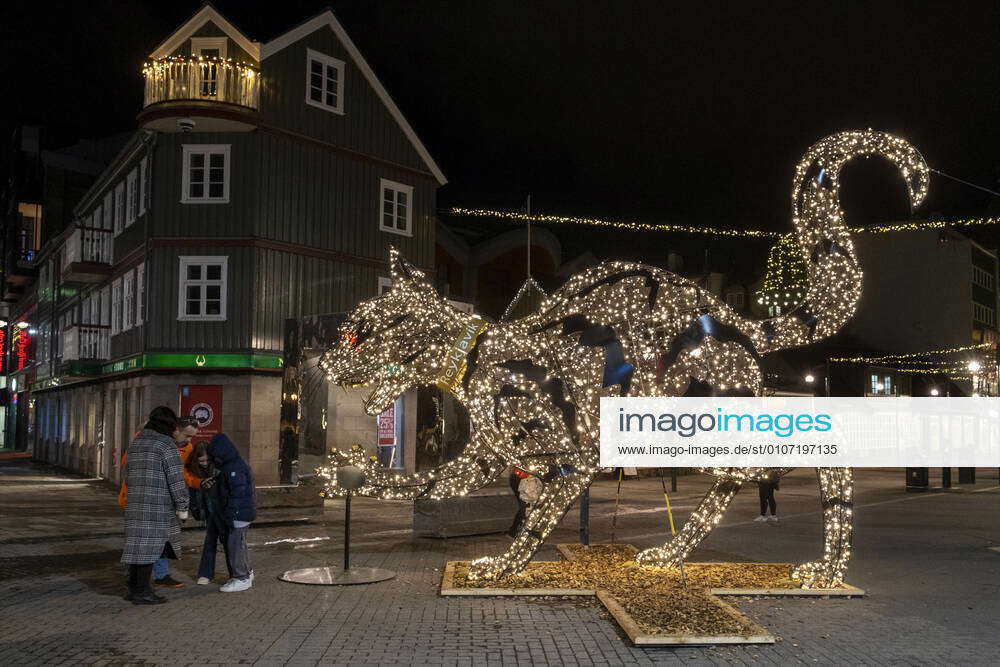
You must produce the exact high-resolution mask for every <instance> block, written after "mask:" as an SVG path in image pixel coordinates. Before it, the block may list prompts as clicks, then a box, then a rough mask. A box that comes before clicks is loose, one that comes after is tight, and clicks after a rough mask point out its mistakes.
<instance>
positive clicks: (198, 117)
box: [139, 56, 261, 132]
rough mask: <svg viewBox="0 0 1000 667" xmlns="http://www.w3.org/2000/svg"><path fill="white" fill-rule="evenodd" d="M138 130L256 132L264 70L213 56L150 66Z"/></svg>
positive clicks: (175, 58) (147, 66) (168, 60)
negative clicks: (261, 74)
mask: <svg viewBox="0 0 1000 667" xmlns="http://www.w3.org/2000/svg"><path fill="white" fill-rule="evenodd" d="M142 73H143V76H144V77H145V80H146V90H145V96H144V99H143V109H142V111H141V112H140V114H139V124H140V125H142V126H143V127H147V128H149V129H153V130H159V131H161V132H178V131H181V132H187V131H199V132H217V131H248V130H251V129H253V128H254V127H256V123H257V109H258V103H259V96H260V84H261V77H260V70H259V69H258V68H257V67H255V66H253V65H250V64H247V63H244V62H236V61H234V60H232V59H228V58H218V57H214V56H172V57H168V58H161V59H159V60H152V61H149V62H147V63H146V64H145V65H144V66H143V69H142Z"/></svg>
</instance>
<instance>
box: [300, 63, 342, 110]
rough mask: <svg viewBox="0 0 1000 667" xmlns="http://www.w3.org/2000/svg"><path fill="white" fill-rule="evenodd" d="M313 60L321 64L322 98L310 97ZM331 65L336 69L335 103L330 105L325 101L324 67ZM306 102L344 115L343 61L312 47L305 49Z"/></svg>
mask: <svg viewBox="0 0 1000 667" xmlns="http://www.w3.org/2000/svg"><path fill="white" fill-rule="evenodd" d="M313 61H316V62H319V63H322V65H323V90H322V92H323V100H321V101H316V100H314V99H313V98H312V95H311V93H312V87H313V86H312V64H313ZM327 67H332V68H334V69H335V70H337V91H336V95H337V104H336V106H331V105H329V104H327V103H326V81H327V78H326V68H327ZM306 104H308V105H309V106H311V107H316V108H317V109H323V110H324V111H329V112H331V113H335V114H340V115H341V116H343V115H344V61H343V60H337V59H336V58H334V57H332V56H328V55H326V54H325V53H320V52H319V51H313V50H312V49H306Z"/></svg>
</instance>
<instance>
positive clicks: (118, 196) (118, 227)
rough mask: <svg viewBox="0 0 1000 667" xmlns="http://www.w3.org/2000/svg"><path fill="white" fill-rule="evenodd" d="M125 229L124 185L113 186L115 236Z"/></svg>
mask: <svg viewBox="0 0 1000 667" xmlns="http://www.w3.org/2000/svg"><path fill="white" fill-rule="evenodd" d="M123 229H125V184H124V183H119V184H118V185H116V186H115V236H118V235H119V234H121V233H122V230H123Z"/></svg>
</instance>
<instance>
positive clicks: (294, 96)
mask: <svg viewBox="0 0 1000 667" xmlns="http://www.w3.org/2000/svg"><path fill="white" fill-rule="evenodd" d="M142 75H143V76H144V77H145V83H146V87H145V98H144V101H143V107H142V109H141V111H140V113H139V115H138V128H137V130H136V131H135V133H134V135H133V136H132V137H131V139H130V140H129V141H128V143H127V145H126V146H125V148H124V149H123V150H122V151H121V152H120V153H119V154H118V155H117V157H116V158H115V159H114V160H113V161H112V162H111V163H110V165H109V166H108V167H107V168H106V169H104V171H103V172H101V174H100V175H99V176H98V177H97V179H96V182H94V183H93V185H92V186H91V187H90V188H89V190H87V192H86V194H85V195H83V197H82V198H81V199H80V200H79V203H78V204H77V205H76V207H75V210H74V216H73V221H72V224H70V225H69V226H67V227H66V228H65V229H63V230H61V231H60V232H59V233H58V234H55V235H53V238H52V239H51V240H50V241H49V242H48V243H46V244H44V246H43V247H42V248H40V249H39V250H38V252H37V255H36V256H35V257H34V260H33V262H34V269H35V272H36V274H37V276H36V277H34V278H33V279H32V280H33V281H34V282H33V284H32V285H31V286H29V287H28V288H27V289H25V291H24V296H23V297H22V298H20V299H18V301H17V302H16V303H15V304H13V305H12V307H11V318H10V319H11V325H12V328H11V329H10V331H11V332H15V331H27V330H28V329H29V328H30V330H31V331H35V332H37V333H36V341H35V344H34V346H33V350H32V352H31V357H32V358H31V359H28V360H27V363H25V364H24V366H23V367H22V368H21V369H19V376H18V378H19V379H20V382H19V383H18V384H19V388H18V390H17V392H18V393H17V397H18V400H19V401H22V402H26V404H27V405H29V406H31V407H30V410H28V411H27V414H26V417H27V419H28V420H29V426H28V428H27V429H25V433H24V434H23V437H24V438H27V439H29V440H30V441H31V445H32V446H33V448H34V451H35V455H36V458H39V459H43V460H47V461H51V462H54V463H59V464H62V465H65V466H68V467H70V468H73V469H76V470H80V471H83V472H89V473H93V474H96V475H99V476H103V477H107V478H111V479H115V478H117V476H118V475H119V474H120V473H119V470H118V466H119V461H120V458H121V453H122V451H123V448H124V447H126V446H127V444H128V442H129V440H130V438H131V436H132V434H133V433H134V432H135V430H136V429H137V428H138V427H139V426H140V425H141V424H142V422H143V418H144V416H145V415H146V414H147V413H148V411H149V410H150V409H151V408H152V407H154V406H156V405H161V404H165V405H169V406H171V407H174V408H175V409H181V410H183V411H184V412H186V413H190V412H192V411H194V412H195V413H196V414H197V415H198V416H199V417H200V418H202V419H203V420H207V421H205V424H206V428H205V432H206V433H213V432H216V431H218V430H224V431H225V432H226V433H228V434H229V435H230V436H231V437H232V438H233V440H234V442H236V443H237V445H238V446H239V447H240V448H241V449H242V450H243V453H244V454H245V455H246V456H247V458H248V460H249V462H250V463H251V464H252V465H253V467H254V469H255V471H256V474H257V479H258V481H259V482H260V483H270V482H274V481H276V480H277V475H278V463H277V456H278V442H279V433H278V432H279V409H278V406H279V405H280V403H281V352H282V341H283V330H284V324H285V321H286V320H287V319H289V318H299V317H303V316H308V315H314V314H323V313H334V312H340V311H345V310H350V309H351V308H353V306H354V305H355V304H356V303H357V302H358V301H360V300H362V299H365V298H369V297H372V296H374V295H375V294H376V293H377V292H378V290H379V284H380V279H383V282H384V279H385V277H386V276H387V275H388V272H387V269H386V261H385V260H386V258H387V254H388V248H389V246H390V245H395V246H397V247H399V248H400V249H401V250H403V252H404V253H405V254H406V256H407V257H408V258H409V259H410V261H412V262H414V263H415V264H417V265H418V266H423V267H426V268H428V269H432V268H433V266H434V253H435V221H434V211H435V197H436V190H437V188H438V187H440V186H441V185H443V184H444V183H445V182H446V181H445V178H444V175H443V174H442V172H441V170H440V169H439V168H438V166H437V165H436V164H435V162H434V160H433V159H432V158H431V156H430V155H429V154H428V152H427V150H426V148H425V147H424V146H423V144H422V143H421V142H420V140H419V138H418V137H417V136H416V134H415V133H414V131H413V129H412V128H411V127H410V125H409V124H408V123H407V121H406V119H405V118H404V117H403V115H402V113H401V112H400V110H399V108H398V107H397V106H396V104H395V103H394V102H393V100H392V99H391V98H390V96H389V94H388V92H387V91H386V90H385V88H384V87H383V86H382V84H381V83H380V82H379V80H378V78H377V77H376V75H375V74H374V72H373V71H372V70H371V68H370V67H369V66H368V64H367V63H366V62H365V59H364V57H363V56H362V55H361V54H360V53H359V52H358V50H357V48H356V47H355V45H354V43H353V42H352V41H351V39H350V37H349V36H348V35H347V33H346V32H345V31H344V29H343V27H342V26H341V25H340V23H339V22H338V21H337V19H336V17H335V16H334V15H333V13H332V12H331V11H329V10H327V11H324V12H323V13H321V14H320V15H318V16H316V17H314V18H312V19H310V20H308V21H306V22H304V23H302V24H300V25H299V26H297V27H295V28H292V29H290V30H288V31H287V32H285V33H283V34H281V35H280V36H278V37H276V38H275V39H273V40H271V41H269V42H266V43H260V42H255V41H253V40H251V39H250V38H248V37H247V36H245V35H244V34H243V33H242V32H241V31H240V30H239V29H238V28H236V27H235V26H234V25H233V24H232V23H230V22H229V21H228V20H227V19H226V18H225V17H223V16H222V15H220V14H219V13H218V12H217V11H216V10H215V9H214V8H213V7H211V6H210V5H206V6H205V7H204V8H202V9H201V10H200V11H199V12H198V13H196V14H195V15H194V16H193V17H191V19H190V20H188V21H187V22H186V23H185V24H184V25H182V26H180V27H179V28H178V29H177V30H176V31H175V32H174V33H173V34H171V35H170V36H169V37H168V38H167V39H166V40H165V41H164V42H163V43H162V44H160V45H159V46H157V47H156V48H155V49H154V50H153V51H152V52H151V53H150V55H149V60H148V62H147V63H146V65H145V66H144V68H143V72H142ZM43 224H44V221H43ZM8 345H11V343H8ZM14 345H16V342H15V343H14ZM10 349H12V350H13V349H15V348H14V347H11V348H10ZM413 402H414V404H415V399H413ZM370 421H371V428H372V430H373V431H374V429H375V420H374V418H371V419H370ZM411 421H412V420H411Z"/></svg>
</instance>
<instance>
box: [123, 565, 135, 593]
mask: <svg viewBox="0 0 1000 667" xmlns="http://www.w3.org/2000/svg"><path fill="white" fill-rule="evenodd" d="M127 567H128V574H127V575H126V577H125V587H126V590H125V595H124V597H125V600H126V601H128V602H131V601H132V599H133V598H134V597H135V591H136V586H135V582H136V574H137V572H136V566H135V565H128V566H127Z"/></svg>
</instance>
